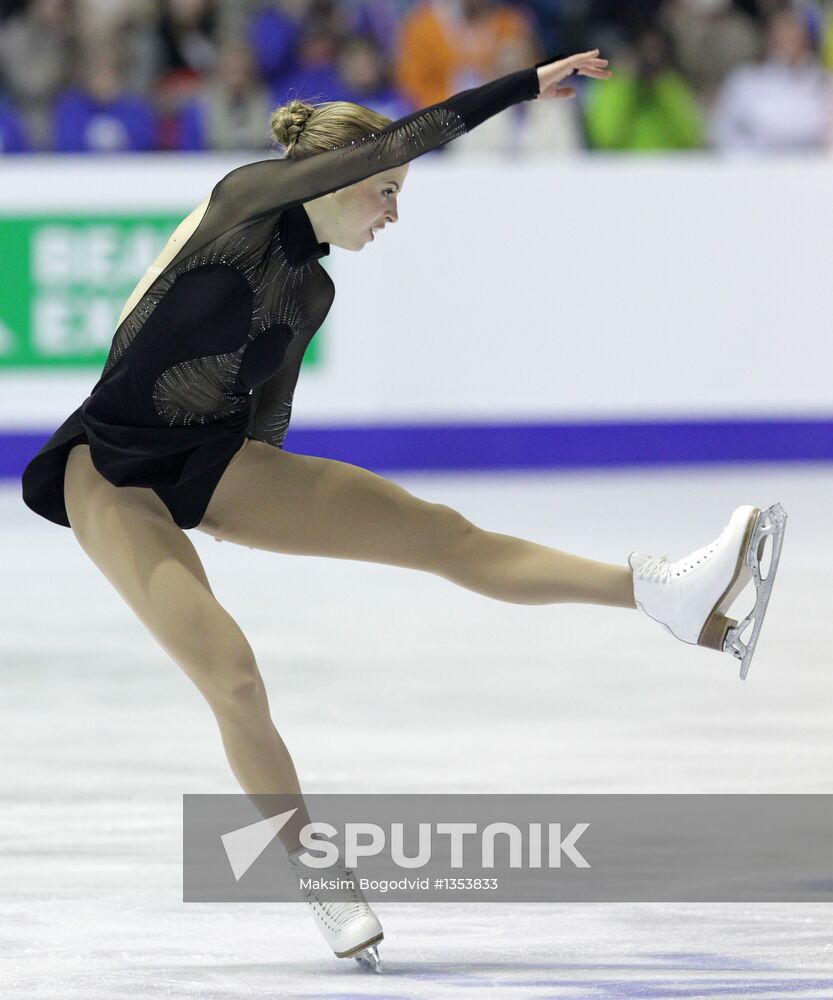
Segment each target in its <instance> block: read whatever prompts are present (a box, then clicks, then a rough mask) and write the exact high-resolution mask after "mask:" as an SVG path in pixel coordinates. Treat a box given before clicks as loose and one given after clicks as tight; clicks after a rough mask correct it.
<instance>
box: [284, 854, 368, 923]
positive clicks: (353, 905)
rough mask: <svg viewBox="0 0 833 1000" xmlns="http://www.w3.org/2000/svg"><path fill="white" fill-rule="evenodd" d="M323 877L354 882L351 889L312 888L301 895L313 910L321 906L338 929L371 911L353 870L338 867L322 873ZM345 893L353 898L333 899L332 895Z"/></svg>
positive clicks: (305, 889) (303, 891)
mask: <svg viewBox="0 0 833 1000" xmlns="http://www.w3.org/2000/svg"><path fill="white" fill-rule="evenodd" d="M321 877H322V878H324V879H338V880H339V881H341V880H342V879H344V880H346V879H350V881H351V882H352V885H351V887H350V888H349V889H348V888H346V887H345V888H340V889H324V888H322V889H317V888H313V887H312V886H310V887H309V888H303V889H302V890H301V894H302V896H303V897H304V898H305V899H306V900H307V902H308V903H310V904H312V906H313V908H314V907H316V906H319V907H320V908H321V909H322V910H323V911H324V912H325V913H326V914H327V917H328V918H329V919H330V921H331V922H332V923H333V924H335V925H336V926H337V927H343V926H344V925H345V924H348V923H350V921H351V920H355V919H358V918H359V917H362V916H364V915H365V914H366V913H367V912H368V911H369V910H370V904H369V903H368V902H367V900H366V899H365V898H364V896H363V895H362V893H361V891H360V890H359V884H358V879H357V878H356V877H355V872H354V871H353V869H352V868H345V867H342V866H339V865H336V866H335V867H334V868H332V869H330V870H329V871H327V872H326V874H325V873H322V875H321ZM345 893H349V894H350V895H351V896H352V897H353V898H352V899H348V900H344V899H338V900H336V899H333V898H331V894H337V895H341V896H343V895H344V894H345Z"/></svg>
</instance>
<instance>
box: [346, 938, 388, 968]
mask: <svg viewBox="0 0 833 1000" xmlns="http://www.w3.org/2000/svg"><path fill="white" fill-rule="evenodd" d="M353 958H355V960H356V961H357V962H358V963H359V965H360V966H361V967H362V968H363V969H369V970H370V971H371V972H381V971H382V960H381V958H379V949H378V948H377V947H376V945H375V944H372V945H371V946H370V947H369V948H365V949H364V950H362V951H360V952H359V953H358V955H354V956H353Z"/></svg>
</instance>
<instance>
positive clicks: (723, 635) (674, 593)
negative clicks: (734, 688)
mask: <svg viewBox="0 0 833 1000" xmlns="http://www.w3.org/2000/svg"><path fill="white" fill-rule="evenodd" d="M786 520H787V512H786V511H785V510H784V508H783V507H782V506H781V504H780V503H776V504H773V505H772V506H771V507H768V508H767V509H766V510H761V509H760V508H759V507H750V506H744V507H738V508H737V509H736V510H735V511H734V513H733V514H732V517H731V519H730V521H729V523H728V524H727V525H726V527H725V528H724V529H723V531H721V533H720V534H719V535H718V537H717V538H716V539H715V540H714V541H713V542H711V543H710V544H708V545H704V546H703V547H702V548H700V549H697V550H696V551H695V552H692V553H691V554H690V555H688V556H686V557H685V558H684V559H678V560H677V562H673V563H672V562H669V560H668V557H667V556H647V555H645V554H644V553H642V552H631V554H630V555H629V556H628V565H629V566H630V568H631V570H632V571H633V594H634V600H635V602H636V605H637V607H639V608H641V609H642V610H643V611H644V612H645V614H646V615H648V616H649V617H650V618H653V619H655V620H656V621H658V622H659V623H660V624H661V625H663V626H664V627H665V628H666V629H667V630H668V631H669V632H670V633H671V634H672V635H674V636H676V637H677V638H678V639H682V640H683V642H690V643H693V644H696V645H698V646H706V647H707V648H708V649H716V650H720V651H722V652H727V653H731V654H732V655H733V656H735V657H737V658H738V659H739V660H740V661H741V666H740V677H741V680H745V679H746V674H747V672H748V671H749V665H750V663H751V661H752V654H753V653H754V651H755V644H756V642H757V640H758V633H759V632H760V630H761V625H762V623H763V620H764V613H765V612H766V607H767V604H768V603H769V595H770V592H771V591H772V584H773V582H774V580H775V571H776V570H777V568H778V560H779V557H780V555H781V545H782V543H783V539H784V526H785V524H786ZM770 537H771V538H772V553H771V556H770V562H769V568H768V569H767V574H766V576H765V577H764V576H762V574H761V561H762V560H763V558H764V546H765V544H766V540H767V538H770ZM750 580H754V582H755V591H756V595H755V606H754V607H753V608H752V610H751V611H750V612H749V614H748V615H747V616H746V617H745V618H744V619H743V620H742V621H740V622H737V621H735V620H734V619H732V618H727V617H726V614H725V612H726V611H727V610H728V608H729V607H730V605H731V604H732V602H733V601H734V600H735V598H736V597H737V596H738V594H739V593H740V592H741V591H742V590H743V588H744V587H745V586H746V585H747V584H748V583H749V581H750ZM750 625H751V626H752V632H751V634H750V635H749V636H748V638H746V639H742V638H741V635H742V634H743V633H744V632H746V631H747V629H748V628H749V627H750Z"/></svg>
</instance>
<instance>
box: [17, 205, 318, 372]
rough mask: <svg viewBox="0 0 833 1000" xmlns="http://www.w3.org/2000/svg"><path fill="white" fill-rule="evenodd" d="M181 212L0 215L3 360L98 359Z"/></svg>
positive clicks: (311, 357)
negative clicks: (155, 213) (138, 283)
mask: <svg viewBox="0 0 833 1000" xmlns="http://www.w3.org/2000/svg"><path fill="white" fill-rule="evenodd" d="M185 214H186V213H184V212H183V213H182V214H178V215H171V214H165V215H162V214H160V215H148V214H146V213H143V214H142V215H122V214H119V215H110V214H105V215H101V214H89V213H84V214H83V215H20V216H4V217H3V218H0V273H2V275H3V280H2V282H0V368H5V369H7V370H8V369H15V368H24V367H25V368H41V369H42V368H47V367H59V368H70V367H100V366H103V365H104V361H105V360H106V358H107V352H108V351H109V349H110V344H111V342H112V340H113V335H114V334H115V332H116V327H117V325H118V319H119V316H120V315H121V311H122V309H123V307H124V303H125V302H126V300H127V298H128V296H129V295H130V293H131V292H132V291H133V289H134V287H135V285H136V282H137V281H138V280H139V279H140V278H141V276H142V275H143V274H144V273H145V270H146V269H147V268H148V266H149V265H150V264H151V263H152V262H153V260H154V259H155V258H156V256H157V255H158V254H159V252H160V251H161V250H162V248H163V247H164V245H165V243H166V242H167V240H168V237H169V236H170V235H171V233H172V232H173V230H174V229H175V228H176V226H177V225H179V223H180V222H181V221H182V219H183V217H184V215H185ZM320 336H321V331H320V330H319V332H318V334H317V335H316V337H314V338H313V340H312V342H311V343H310V345H309V347H308V348H307V351H306V354H305V355H304V363H305V364H306V363H307V362H315V360H316V356H317V355H316V351H317V349H318V348H319V347H320V343H317V341H319V338H320Z"/></svg>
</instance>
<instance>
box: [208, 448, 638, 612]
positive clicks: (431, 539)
mask: <svg viewBox="0 0 833 1000" xmlns="http://www.w3.org/2000/svg"><path fill="white" fill-rule="evenodd" d="M199 529H200V530H201V531H205V532H207V533H208V534H211V535H213V536H214V537H215V538H219V539H222V540H228V541H231V542H236V543H238V544H240V545H247V546H249V547H250V548H256V549H265V550H267V551H270V552H285V553H293V554H298V555H313V556H331V557H333V558H338V559H358V560H362V561H366V562H378V563H386V564H388V565H392V566H405V567H408V568H412V569H419V570H424V571H426V572H430V573H435V574H437V575H438V576H442V577H445V578H446V579H448V580H451V581H452V582H453V583H456V584H459V585H460V586H461V587H466V588H467V589H468V590H473V591H476V592H477V593H480V594H484V595H485V596H487V597H492V598H494V599H495V600H499V601H508V602H510V603H513V604H556V603H561V602H573V603H579V604H606V605H613V606H616V607H623V608H635V607H636V605H635V603H634V599H633V577H632V573H631V570H630V568H629V567H628V566H626V565H622V566H616V565H612V564H609V563H603V562H596V561H594V560H592V559H584V558H582V557H581V556H575V555H571V554H569V553H567V552H561V551H559V550H558V549H551V548H548V547H547V546H545V545H539V544H536V543H534V542H529V541H525V540H523V539H521V538H515V537H513V536H511V535H504V534H499V533H498V532H494V531H485V530H483V529H482V528H479V527H477V526H476V525H474V524H472V523H471V522H470V521H469V520H467V519H466V518H465V517H464V516H463V515H462V514H460V513H458V512H457V511H455V510H452V508H450V507H447V506H446V505H445V504H439V503H429V502H428V501H425V500H421V499H420V498H419V497H416V496H414V495H413V494H411V493H409V492H408V491H407V490H405V489H403V488H402V487H401V486H399V485H397V484H396V483H393V482H391V481H390V480H388V479H384V478H383V477H382V476H378V475H376V474H375V473H373V472H370V471H368V470H367V469H362V468H360V467H359V466H356V465H351V464H349V463H347V462H338V461H334V460H332V459H325V458H318V457H315V456H311V455H294V454H292V453H291V452H285V451H283V450H281V449H279V448H274V447H272V446H271V445H268V444H265V443H264V442H262V441H257V440H249V441H247V442H246V444H245V446H244V447H243V449H242V450H241V451H240V452H238V454H237V456H236V457H235V460H234V462H233V463H232V464H231V465H230V466H229V467H228V468H227V469H226V472H225V474H224V475H223V478H222V479H221V480H220V483H219V484H218V486H217V488H216V490H215V491H214V495H213V497H212V499H211V503H210V504H209V507H208V510H207V511H206V514H205V517H204V518H203V520H202V522H201V524H200V525H199Z"/></svg>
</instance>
